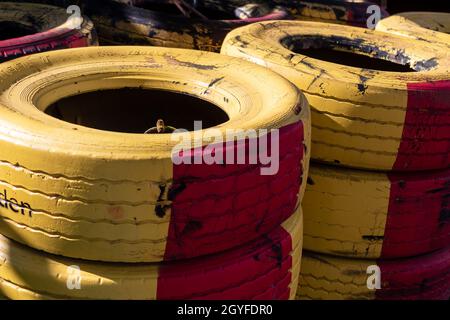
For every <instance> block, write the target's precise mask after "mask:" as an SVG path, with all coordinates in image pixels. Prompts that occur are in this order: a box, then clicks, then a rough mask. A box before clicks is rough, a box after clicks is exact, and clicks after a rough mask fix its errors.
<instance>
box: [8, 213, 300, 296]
mask: <svg viewBox="0 0 450 320" xmlns="http://www.w3.org/2000/svg"><path fill="white" fill-rule="evenodd" d="M301 239H302V215H301V209H299V210H297V212H296V214H295V215H293V216H292V217H291V218H289V219H288V220H287V221H285V222H284V223H283V224H282V226H280V227H278V228H276V229H275V230H273V231H272V232H269V233H267V234H266V235H264V236H262V237H260V238H259V239H257V240H255V241H253V242H250V243H248V244H245V245H243V246H241V247H239V248H236V249H233V250H230V251H227V252H224V253H221V254H216V255H211V256H207V257H202V258H197V259H191V260H186V261H178V262H169V263H164V264H159V265H158V264H136V265H133V264H128V265H124V264H114V263H100V262H88V261H83V260H76V259H69V258H63V257H59V256H54V255H50V254H46V253H42V252H39V251H35V250H33V249H30V248H28V247H25V246H23V245H20V244H18V243H16V242H13V241H11V240H8V239H7V238H5V237H3V236H1V237H0V258H1V259H0V293H1V294H3V295H5V296H7V297H8V298H10V299H49V298H52V299H183V300H185V299H227V300H228V299H245V300H248V299H264V300H273V299H280V300H285V299H293V298H294V297H295V294H296V290H297V286H298V274H299V271H300V258H301V246H302V244H301V243H302V241H301ZM69 266H78V267H79V270H80V272H81V273H80V276H81V281H80V283H79V284H80V289H79V290H69V289H68V285H67V284H68V283H69V284H73V285H75V284H76V282H72V281H73V279H71V278H70V277H69V273H68V271H67V268H68V267H69Z"/></svg>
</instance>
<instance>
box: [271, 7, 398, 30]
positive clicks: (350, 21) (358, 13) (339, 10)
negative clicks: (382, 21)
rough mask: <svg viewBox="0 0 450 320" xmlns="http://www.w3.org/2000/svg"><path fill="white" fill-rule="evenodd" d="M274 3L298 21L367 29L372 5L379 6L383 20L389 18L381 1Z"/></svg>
mask: <svg viewBox="0 0 450 320" xmlns="http://www.w3.org/2000/svg"><path fill="white" fill-rule="evenodd" d="M273 2H274V3H276V4H278V5H281V6H283V7H285V8H286V9H288V11H289V13H290V14H291V15H292V16H293V17H295V18H296V19H298V20H311V21H321V22H328V23H342V24H347V25H353V26H358V27H364V28H365V27H366V26H367V20H368V18H369V17H370V15H371V13H367V9H368V7H369V6H371V5H379V6H380V9H381V18H384V17H387V16H389V14H388V13H387V12H386V10H385V9H384V7H383V6H382V5H381V3H380V1H377V0H363V1H358V2H356V1H354V0H295V1H291V0H273Z"/></svg>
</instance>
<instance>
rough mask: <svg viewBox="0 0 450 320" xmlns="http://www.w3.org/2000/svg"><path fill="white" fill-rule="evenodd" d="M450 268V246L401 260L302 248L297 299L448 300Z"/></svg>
mask: <svg viewBox="0 0 450 320" xmlns="http://www.w3.org/2000/svg"><path fill="white" fill-rule="evenodd" d="M369 267H370V268H369ZM374 267H379V271H380V272H379V273H378V272H377V271H374ZM449 268H450V247H447V248H445V249H442V250H439V251H435V252H433V253H430V254H427V255H423V256H418V257H413V258H408V259H398V260H366V259H346V258H339V257H333V256H329V255H323V254H318V253H313V252H309V251H303V256H302V267H301V274H300V278H299V288H298V291H297V299H299V300H368V299H370V300H372V299H376V300H448V299H449V298H450V276H449V274H448V270H449ZM375 274H378V275H379V276H380V278H379V279H380V287H379V289H377V290H375V289H372V288H373V287H372V285H374V284H376V281H374V280H375V279H374V277H371V276H374V275H375ZM368 283H369V285H368ZM369 286H370V287H371V288H370V289H369Z"/></svg>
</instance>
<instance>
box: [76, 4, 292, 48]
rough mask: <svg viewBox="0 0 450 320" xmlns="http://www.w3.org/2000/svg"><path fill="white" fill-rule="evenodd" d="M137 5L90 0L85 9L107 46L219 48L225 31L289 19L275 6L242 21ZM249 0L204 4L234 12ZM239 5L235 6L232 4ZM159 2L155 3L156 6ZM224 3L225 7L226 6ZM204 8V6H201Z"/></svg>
mask: <svg viewBox="0 0 450 320" xmlns="http://www.w3.org/2000/svg"><path fill="white" fill-rule="evenodd" d="M130 2H132V3H133V4H135V5H136V6H131V5H127V4H124V3H119V2H116V1H113V0H87V1H86V2H85V4H84V7H83V9H84V12H85V13H86V14H87V15H88V16H89V17H91V19H92V20H93V21H94V23H95V25H96V28H97V30H98V33H99V38H100V42H101V43H103V44H108V45H152V46H162V47H174V48H188V49H198V50H205V51H216V52H218V51H220V46H221V44H222V41H223V39H224V38H225V36H226V34H227V33H228V32H229V31H231V30H233V29H235V28H238V27H240V26H243V25H246V24H249V23H253V22H258V21H264V20H280V19H285V18H287V13H286V12H285V11H283V10H279V9H277V8H274V9H273V10H272V11H271V12H270V13H269V14H267V15H266V16H263V17H260V18H249V19H243V20H239V19H237V18H233V17H231V18H230V19H229V20H215V19H208V20H204V19H201V18H198V17H192V18H186V17H184V16H183V15H182V14H181V13H180V14H171V13H165V12H159V11H153V10H149V9H145V8H140V7H139V5H141V4H144V5H145V3H146V2H149V3H152V1H140V0H133V1H130ZM246 3H248V1H241V0H238V1H233V2H232V3H230V4H228V3H227V2H225V4H223V3H222V4H220V2H219V3H215V2H214V1H208V0H207V1H202V2H201V5H202V7H204V8H206V9H213V10H218V11H223V12H227V13H230V14H231V15H233V11H234V9H235V8H236V7H238V6H240V5H244V4H246ZM234 4H235V5H236V6H233V5H234ZM156 6H157V5H156V4H155V7H156ZM223 6H225V7H223ZM198 9H199V11H202V8H198Z"/></svg>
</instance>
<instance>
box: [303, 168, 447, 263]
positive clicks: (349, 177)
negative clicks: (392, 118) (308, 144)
mask: <svg viewBox="0 0 450 320" xmlns="http://www.w3.org/2000/svg"><path fill="white" fill-rule="evenodd" d="M449 193H450V170H445V171H439V172H426V173H415V174H385V173H376V172H369V171H357V170H349V169H342V168H335V167H332V166H325V165H312V166H311V168H310V170H309V178H308V186H307V188H306V193H305V198H304V199H303V208H304V213H305V233H304V248H305V249H306V250H309V251H314V252H320V253H325V254H330V255H337V256H344V257H349V258H382V259H394V258H400V257H411V256H417V255H420V254H425V253H429V252H432V251H435V250H438V249H442V248H444V247H446V246H448V244H449V243H450V214H449V213H450V202H449V201H448V197H447V195H448V194H449Z"/></svg>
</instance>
